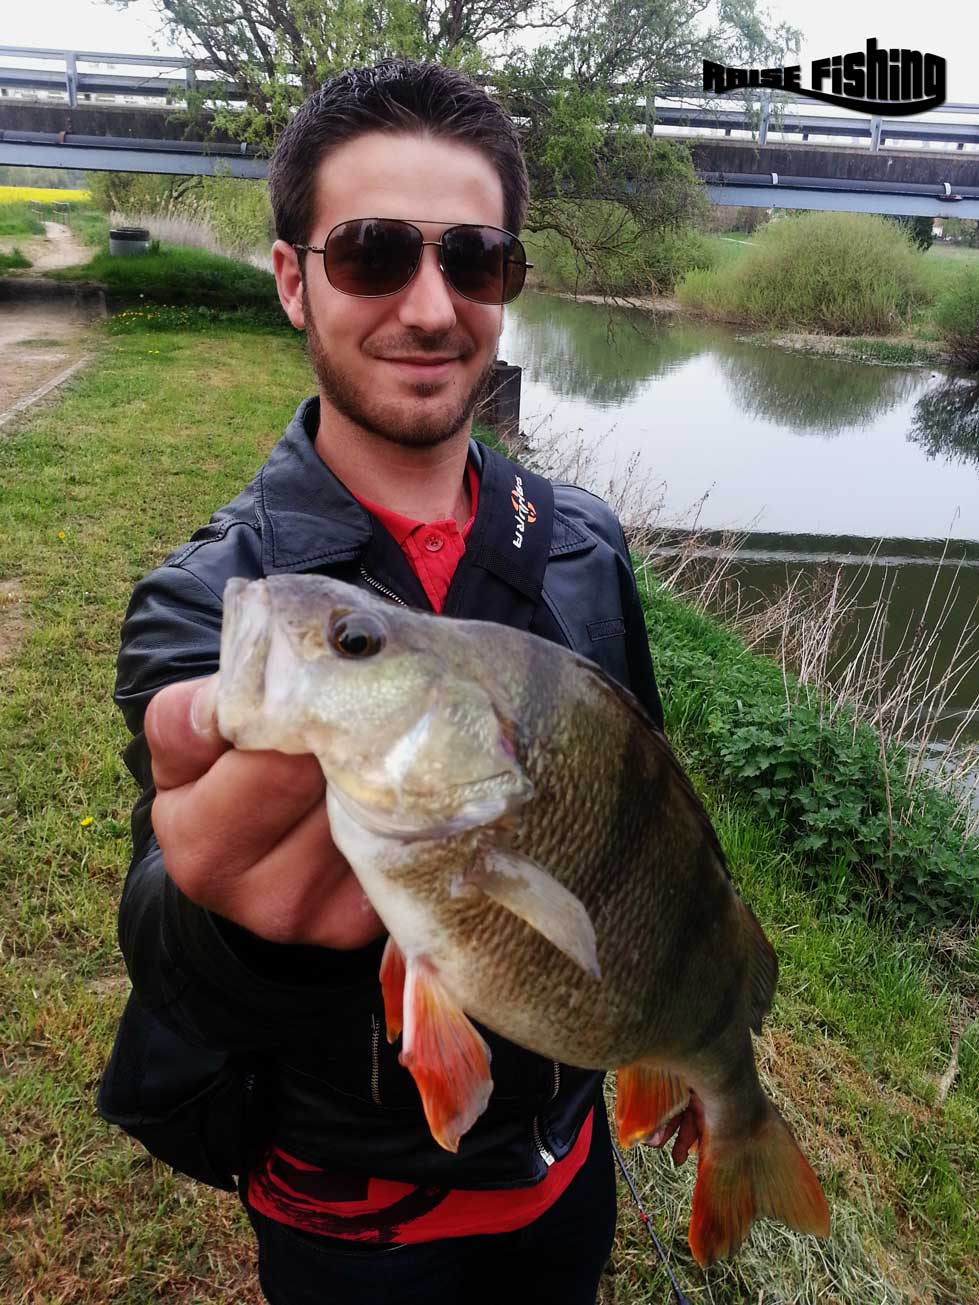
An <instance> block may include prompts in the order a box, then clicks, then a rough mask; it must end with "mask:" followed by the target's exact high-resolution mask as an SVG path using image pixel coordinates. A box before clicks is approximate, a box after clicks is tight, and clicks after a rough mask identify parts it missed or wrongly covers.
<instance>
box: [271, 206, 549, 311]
mask: <svg viewBox="0 0 979 1305" xmlns="http://www.w3.org/2000/svg"><path fill="white" fill-rule="evenodd" d="M426 245H434V246H435V247H436V248H437V249H438V251H439V266H440V267H441V269H442V275H443V276H444V277H445V279H446V281H448V283H449V285H450V286H451V287H452V289H453V290H455V291H456V293H457V294H460V295H462V297H463V299H469V300H471V301H472V302H473V303H475V304H494V305H496V304H508V303H510V302H511V300H513V299H516V297H517V295H518V294H519V293H520V291H521V290H522V289H523V283H524V277H525V276H526V275H527V268H528V267H533V263H528V262H527V255H526V252H525V251H524V247H523V245H522V244H521V243H520V241H519V240H518V239H517V237H516V236H515V235H512V234H511V233H510V232H509V231H502V230H501V229H500V228H499V227H487V226H477V225H476V224H475V223H468V222H467V223H461V224H459V225H458V226H454V227H447V228H446V230H445V231H443V232H442V239H441V240H426V239H425V237H424V236H423V235H422V233H421V231H419V229H418V228H417V227H416V226H415V225H414V224H413V223H411V222H407V221H404V220H402V219H401V218H357V219H355V220H354V221H352V222H341V223H339V225H337V226H335V227H334V228H333V230H332V231H331V232H330V233H329V235H328V236H327V237H326V243H325V244H323V245H293V248H294V249H304V250H306V251H307V252H308V253H310V254H322V255H323V267H324V269H325V271H326V278H327V280H328V281H329V283H330V285H331V286H333V288H334V290H339V291H340V293H341V294H345V295H354V296H356V297H357V298H358V299H374V298H382V297H383V296H384V295H394V294H397V293H398V291H399V290H403V289H404V288H405V286H406V285H407V284H408V282H409V281H410V280H411V278H412V277H413V276H414V275H415V273H416V272H417V271H418V265H419V263H420V262H421V259H422V254H423V253H424V251H425V246H426Z"/></svg>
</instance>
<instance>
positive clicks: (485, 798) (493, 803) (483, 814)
mask: <svg viewBox="0 0 979 1305" xmlns="http://www.w3.org/2000/svg"><path fill="white" fill-rule="evenodd" d="M326 778H327V784H329V785H331V787H332V788H333V791H334V793H335V794H336V797H337V800H338V801H339V803H340V805H341V806H342V807H343V809H344V810H345V811H346V813H347V815H348V816H350V818H351V820H355V821H356V822H357V824H359V825H362V826H363V827H364V828H365V829H367V830H369V831H370V833H372V834H376V835H377V836H378V837H379V838H390V839H394V840H397V841H398V842H403V843H415V842H422V841H432V840H435V839H442V838H452V837H453V836H454V835H456V834H461V833H464V832H465V831H466V830H469V829H479V828H482V827H484V826H489V825H492V824H495V823H496V821H498V820H502V819H503V818H504V817H505V816H509V815H511V814H512V813H513V812H515V811H517V810H519V809H520V808H521V807H522V806H524V805H525V803H527V802H528V801H529V800H530V798H531V797H532V796H533V788H532V785H531V784H530V782H529V781H527V780H524V783H523V786H522V788H521V789H520V790H519V791H516V790H514V789H513V788H511V790H510V791H509V792H504V793H493V794H486V793H473V792H472V791H473V790H483V789H485V787H486V785H487V784H491V783H492V782H493V781H494V780H500V779H504V778H509V774H508V773H507V772H503V771H501V772H500V774H499V775H492V776H488V777H487V778H486V779H484V780H480V781H479V782H478V783H475V784H474V783H469V784H452V785H448V786H447V787H446V788H444V789H443V790H441V793H440V794H439V796H440V797H442V798H447V797H448V796H449V795H450V794H452V793H462V794H464V793H466V792H467V791H469V793H470V797H469V798H468V800H466V801H462V802H460V803H458V805H455V806H454V809H453V810H452V812H451V814H449V815H447V816H445V817H443V818H436V819H434V820H429V821H427V822H425V823H423V824H419V822H418V816H417V815H414V816H413V815H412V814H411V813H410V811H409V810H406V809H405V807H404V806H403V805H402V804H401V803H400V802H399V803H398V805H397V806H395V807H392V808H390V809H385V808H382V807H377V806H371V805H369V804H368V803H365V802H362V801H361V800H360V799H359V798H358V797H357V796H356V795H355V794H354V793H352V792H351V791H350V787H349V785H347V786H346V787H345V786H344V782H343V779H340V778H337V779H331V777H330V775H329V774H327V777H326ZM398 796H399V798H411V797H413V796H415V797H418V798H421V799H424V798H426V797H427V798H428V799H429V801H431V796H432V795H431V794H412V793H411V792H410V791H409V790H402V791H401V793H399V795H398Z"/></svg>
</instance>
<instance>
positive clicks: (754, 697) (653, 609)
mask: <svg viewBox="0 0 979 1305" xmlns="http://www.w3.org/2000/svg"><path fill="white" fill-rule="evenodd" d="M644 606H645V608H646V624H647V628H648V629H649V631H650V644H651V647H652V651H653V656H654V659H655V664H656V677H657V680H658V681H659V683H660V687H661V689H662V691H663V702H664V705H665V707H666V713H667V722H666V725H667V731H668V732H669V733H670V735H671V737H673V738H674V739H675V740H676V741H677V742H678V743H681V745H682V746H683V747H684V748H685V749H686V750H687V751H689V752H690V753H691V754H692V756H693V760H694V761H695V764H696V766H697V768H698V770H700V771H701V772H702V773H703V774H704V776H705V778H706V779H707V780H708V781H709V782H710V783H712V784H714V785H716V786H717V788H718V789H719V790H721V791H726V792H727V793H729V794H731V795H732V796H734V797H737V798H739V799H742V800H744V801H745V802H747V803H748V805H749V806H750V807H751V808H752V809H753V810H754V811H755V812H756V813H757V815H758V816H759V817H760V818H761V819H762V820H764V821H766V822H769V823H772V824H775V825H777V826H778V828H779V830H780V832H781V834H782V836H783V837H784V839H785V843H786V846H787V850H788V851H790V853H792V854H793V855H794V856H797V857H798V858H799V859H800V861H801V864H802V865H803V867H804V869H805V871H806V872H807V873H808V874H809V875H810V876H811V879H812V881H813V883H815V884H818V885H819V886H820V887H821V888H822V889H823V890H824V891H825V892H827V893H828V895H829V896H830V897H831V898H832V899H833V900H834V901H835V902H836V903H837V904H838V905H840V906H844V905H846V903H847V902H861V903H863V904H865V905H869V906H870V907H872V908H873V907H875V906H879V905H880V904H881V903H882V902H884V901H886V902H888V903H889V909H890V910H892V911H893V910H895V909H896V910H897V911H898V912H899V913H901V914H903V915H905V916H907V917H910V918H914V919H917V920H919V921H922V922H926V923H929V924H934V923H940V924H944V925H956V924H961V923H962V922H963V920H973V919H975V918H976V917H977V916H979V844H977V843H976V842H975V841H974V840H970V839H968V838H966V837H965V831H964V825H963V818H962V816H961V815H959V816H957V815H956V804H955V802H954V801H953V800H952V798H950V797H948V796H947V795H946V794H944V793H942V792H940V791H939V790H937V789H935V788H933V787H930V786H928V785H927V784H925V783H922V782H920V781H919V782H918V783H916V784H915V785H914V786H913V789H912V788H910V787H909V786H908V785H907V783H906V781H905V779H904V770H905V767H904V765H903V761H904V758H903V757H902V756H901V755H899V754H898V753H897V752H896V751H895V752H894V753H892V754H891V755H889V756H888V757H887V759H886V762H882V760H881V745H880V739H879V736H878V735H877V734H876V733H875V732H874V731H873V730H871V729H870V728H869V727H867V726H864V725H856V726H852V724H851V723H850V722H847V723H846V724H844V725H843V727H842V728H841V727H840V726H838V725H836V726H832V727H830V726H827V725H825V724H824V723H823V722H822V720H821V718H820V712H819V708H818V706H815V705H812V706H810V705H809V704H808V702H807V701H806V699H805V696H804V690H803V691H802V692H800V693H799V694H798V695H797V697H796V700H795V701H791V700H789V699H788V695H787V693H786V685H785V682H784V681H783V677H782V670H781V668H780V667H779V666H777V665H776V664H775V663H774V662H771V661H768V660H767V659H765V658H763V657H760V656H757V655H755V654H753V653H750V652H749V651H748V650H747V649H746V648H745V646H744V644H743V643H742V642H741V641H740V640H739V639H738V638H736V636H734V635H733V634H730V633H729V632H727V631H725V630H722V629H720V628H719V627H718V626H716V625H715V624H713V623H712V622H711V621H709V620H708V619H707V618H705V617H703V616H701V615H700V614H699V613H697V612H695V611H694V610H693V609H691V608H688V607H684V606H683V605H682V604H680V603H678V602H677V601H676V600H675V599H673V598H672V597H671V596H670V595H669V594H668V593H667V592H666V591H665V590H664V589H662V588H660V587H658V586H656V585H655V583H654V584H652V585H651V587H650V590H649V592H648V593H647V594H646V595H645V596H644ZM789 683H790V688H791V687H792V686H791V681H790V682H789Z"/></svg>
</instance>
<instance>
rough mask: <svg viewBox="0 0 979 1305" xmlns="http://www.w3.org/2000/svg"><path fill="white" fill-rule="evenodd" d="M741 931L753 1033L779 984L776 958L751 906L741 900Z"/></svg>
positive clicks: (770, 1003) (759, 1024) (757, 1030)
mask: <svg viewBox="0 0 979 1305" xmlns="http://www.w3.org/2000/svg"><path fill="white" fill-rule="evenodd" d="M741 933H742V936H743V938H744V949H745V955H746V956H747V959H748V1023H749V1025H750V1026H751V1028H752V1029H753V1030H754V1032H755V1033H760V1032H761V1022H762V1020H763V1019H764V1018H765V1016H766V1015H767V1014H768V1012H769V1011H770V1010H771V1007H772V999H773V998H774V996H775V985H776V983H778V957H777V956H776V955H775V948H774V947H773V946H772V944H771V943H770V942H769V941H768V939H767V938H766V937H765V934H764V932H763V931H762V927H761V925H760V924H759V923H758V921H757V920H756V919H755V914H754V912H753V911H752V909H751V907H750V906H748V905H747V904H746V903H745V902H741Z"/></svg>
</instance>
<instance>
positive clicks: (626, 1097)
mask: <svg viewBox="0 0 979 1305" xmlns="http://www.w3.org/2000/svg"><path fill="white" fill-rule="evenodd" d="M689 1100H690V1089H689V1088H688V1087H687V1085H686V1083H684V1081H683V1079H682V1078H679V1077H678V1076H677V1075H676V1074H671V1073H670V1072H669V1070H666V1069H658V1068H657V1067H656V1066H655V1065H648V1064H644V1063H642V1062H641V1061H640V1062H638V1063H636V1064H635V1065H624V1066H623V1067H622V1068H621V1069H620V1070H619V1071H618V1074H617V1076H616V1090H615V1123H616V1127H617V1129H618V1133H619V1142H620V1144H621V1145H622V1146H625V1147H629V1146H634V1145H635V1144H636V1142H642V1141H644V1139H645V1138H647V1137H651V1136H652V1135H653V1133H655V1132H656V1130H657V1128H660V1127H661V1126H662V1125H663V1124H665V1123H666V1122H667V1121H668V1120H670V1119H672V1118H673V1116H674V1115H678V1114H679V1113H680V1111H681V1110H683V1109H684V1108H685V1107H686V1105H687V1102H688V1101H689Z"/></svg>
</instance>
